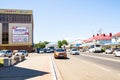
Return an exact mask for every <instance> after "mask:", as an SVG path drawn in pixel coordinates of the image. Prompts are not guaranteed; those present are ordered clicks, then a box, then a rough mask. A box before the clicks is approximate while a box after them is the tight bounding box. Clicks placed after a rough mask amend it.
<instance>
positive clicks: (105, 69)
mask: <svg viewBox="0 0 120 80" xmlns="http://www.w3.org/2000/svg"><path fill="white" fill-rule="evenodd" d="M95 66H96V67H98V68H100V69H102V70H104V71H107V72H110V70H109V69H107V68H104V67H101V66H99V65H95Z"/></svg>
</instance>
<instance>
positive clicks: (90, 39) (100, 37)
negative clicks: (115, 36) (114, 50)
mask: <svg viewBox="0 0 120 80" xmlns="http://www.w3.org/2000/svg"><path fill="white" fill-rule="evenodd" d="M93 40H111V36H109V35H105V34H97V35H96V36H93V37H90V38H88V39H87V40H83V42H91V41H93Z"/></svg>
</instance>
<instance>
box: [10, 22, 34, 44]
mask: <svg viewBox="0 0 120 80" xmlns="http://www.w3.org/2000/svg"><path fill="white" fill-rule="evenodd" d="M15 26H16V27H28V32H29V34H28V42H19V43H18V42H17V43H15V42H13V29H12V28H13V27H15ZM32 33H33V30H32V24H31V23H29V24H28V23H24V24H23V23H22V24H21V23H9V44H32V40H33V39H32V36H33V34H32Z"/></svg>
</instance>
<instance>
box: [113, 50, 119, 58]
mask: <svg viewBox="0 0 120 80" xmlns="http://www.w3.org/2000/svg"><path fill="white" fill-rule="evenodd" d="M113 54H114V55H115V57H118V56H119V57H120V49H116V50H115V51H114V52H113Z"/></svg>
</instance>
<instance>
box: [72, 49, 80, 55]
mask: <svg viewBox="0 0 120 80" xmlns="http://www.w3.org/2000/svg"><path fill="white" fill-rule="evenodd" d="M70 54H73V55H79V54H80V51H78V50H77V49H71V50H70Z"/></svg>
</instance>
